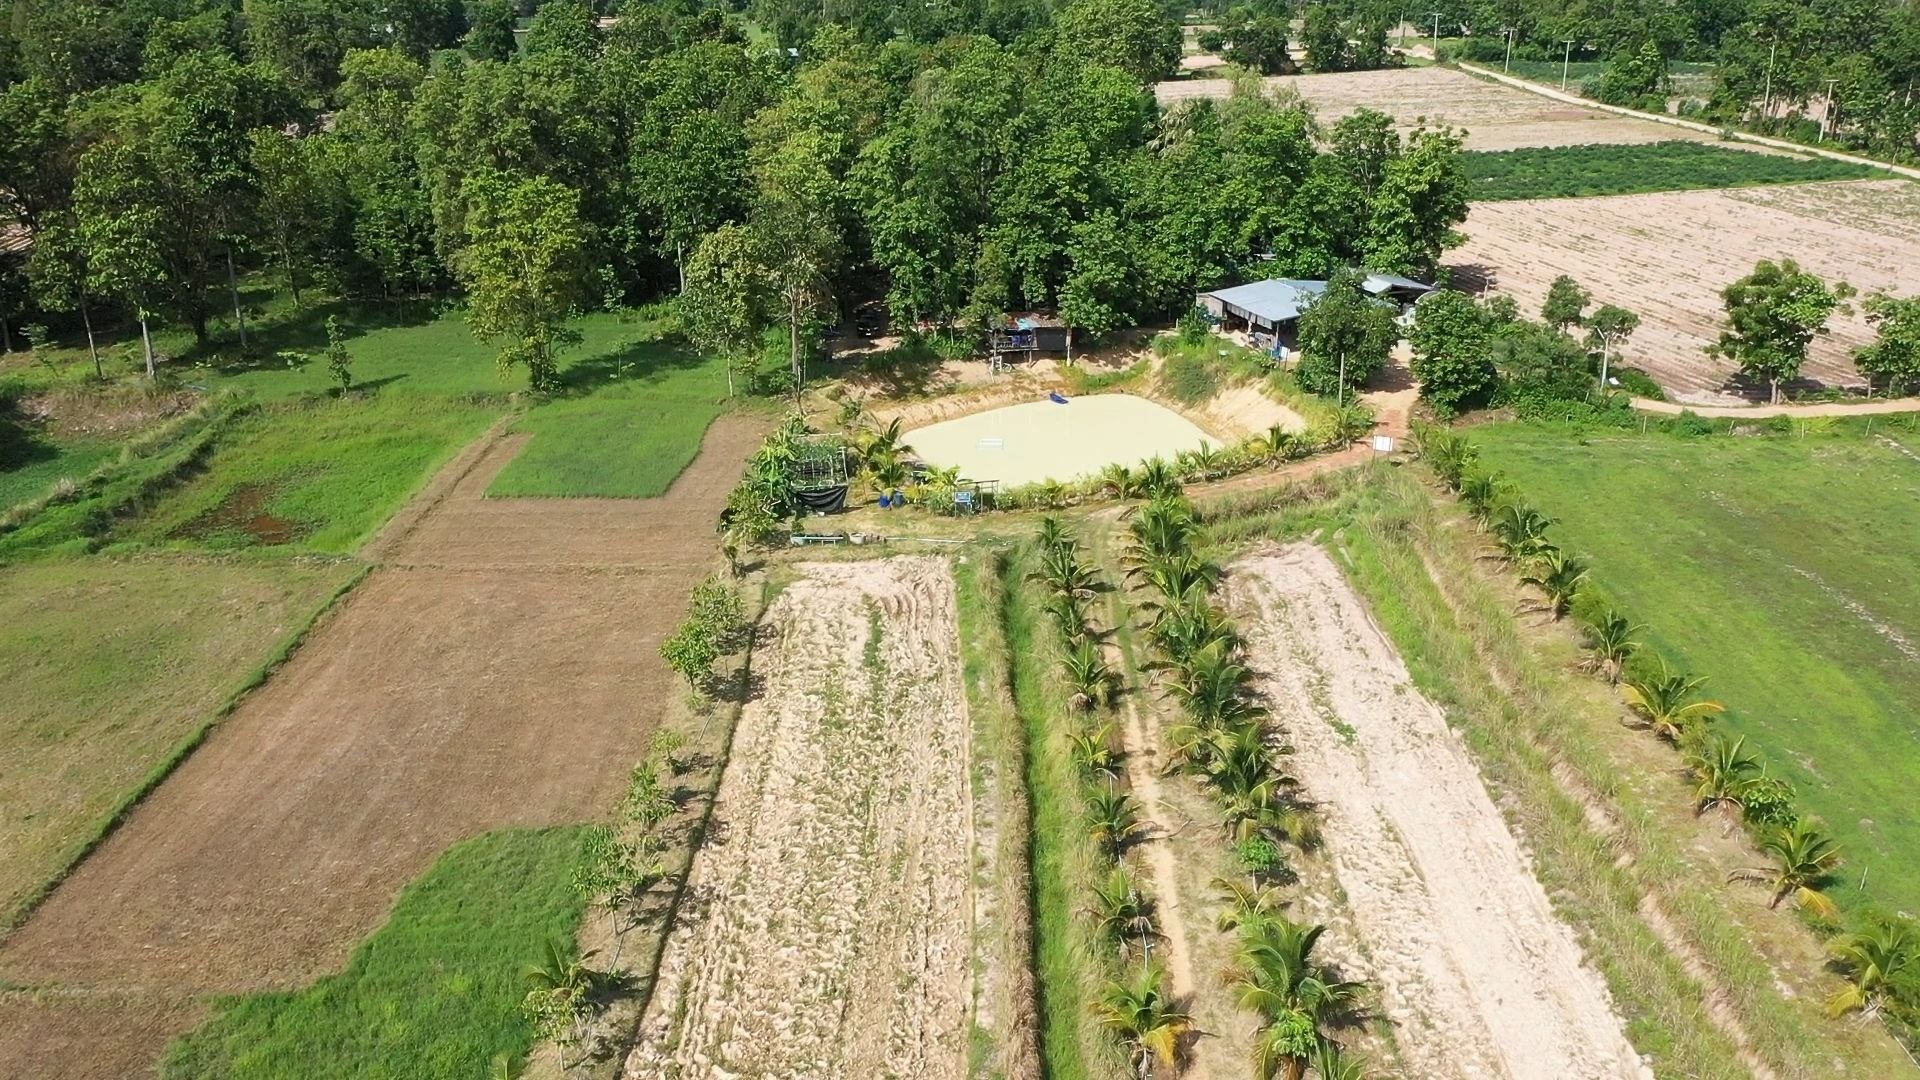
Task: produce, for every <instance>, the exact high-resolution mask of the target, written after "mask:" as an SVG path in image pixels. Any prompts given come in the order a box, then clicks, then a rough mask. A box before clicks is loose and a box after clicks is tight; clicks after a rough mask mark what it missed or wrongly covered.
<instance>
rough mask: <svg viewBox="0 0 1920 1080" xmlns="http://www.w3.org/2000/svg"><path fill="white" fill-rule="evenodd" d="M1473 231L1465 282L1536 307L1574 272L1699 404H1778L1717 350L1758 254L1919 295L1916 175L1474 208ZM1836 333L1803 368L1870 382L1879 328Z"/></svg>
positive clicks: (1469, 229)
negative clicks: (1622, 311)
mask: <svg viewBox="0 0 1920 1080" xmlns="http://www.w3.org/2000/svg"><path fill="white" fill-rule="evenodd" d="M1464 231H1465V232H1466V234H1467V242H1466V243H1465V244H1464V245H1462V246H1461V247H1459V248H1456V249H1454V250H1453V251H1450V252H1448V253H1447V256H1446V262H1447V263H1448V264H1449V265H1450V266H1451V267H1452V268H1453V271H1454V283H1455V284H1456V285H1457V286H1460V287H1463V288H1470V289H1478V288H1480V287H1481V286H1482V285H1485V286H1487V287H1488V288H1490V289H1493V290H1496V291H1499V292H1504V293H1507V294H1509V295H1511V296H1513V297H1514V298H1515V299H1516V300H1518V301H1519V302H1520V306H1521V308H1522V309H1523V310H1525V311H1527V312H1529V313H1537V312H1538V311H1539V309H1540V304H1541V302H1542V301H1543V300H1545V299H1546V294H1547V287H1548V286H1549V285H1550V284H1552V282H1553V279H1554V278H1555V277H1557V276H1559V275H1561V274H1568V275H1571V276H1572V277H1573V279H1574V280H1575V281H1578V282H1579V283H1580V284H1581V285H1582V286H1583V287H1585V288H1586V289H1587V290H1588V291H1590V292H1591V293H1592V294H1593V297H1594V302H1595V303H1597V304H1618V305H1620V306H1622V307H1625V308H1627V309H1628V310H1631V311H1634V312H1636V313H1638V314H1639V316H1640V329H1639V330H1638V331H1636V332H1635V333H1634V335H1633V337H1632V339H1631V340H1630V341H1629V342H1628V343H1627V347H1626V362H1627V363H1629V364H1632V365H1634V366H1636V367H1641V368H1645V369H1646V371H1647V372H1648V374H1650V375H1652V376H1653V377H1654V379H1656V380H1657V381H1658V382H1659V383H1660V385H1661V386H1662V387H1664V388H1665V389H1666V390H1667V392H1668V393H1669V394H1670V395H1672V396H1673V397H1675V398H1677V399H1679V400H1681V401H1685V402H1689V403H1693V404H1702V405H1711V404H1737V403H1739V402H1740V401H1742V400H1751V399H1754V398H1756V397H1758V398H1760V399H1761V400H1764V398H1765V394H1766V387H1765V386H1764V385H1761V386H1757V387H1754V386H1745V385H1742V384H1740V383H1739V382H1737V381H1735V380H1733V379H1732V378H1731V376H1733V375H1734V374H1735V369H1734V366H1733V365H1731V364H1729V363H1727V362H1725V361H1723V360H1719V359H1716V358H1714V357H1710V356H1708V355H1707V353H1706V351H1705V350H1706V347H1707V346H1709V345H1711V344H1712V343H1713V342H1714V341H1715V340H1717V339H1718V338H1719V336H1720V331H1721V329H1722V327H1723V322H1724V316H1725V308H1724V307H1723V305H1722V303H1721V299H1720V290H1722V289H1724V288H1725V287H1726V286H1727V285H1728V284H1730V283H1732V282H1733V281H1734V280H1735V279H1736V278H1739V277H1742V276H1744V275H1745V274H1747V273H1748V272H1750V271H1751V270H1752V269H1753V264H1754V263H1755V262H1756V261H1757V260H1760V259H1775V260H1778V259H1783V258H1791V259H1794V260H1796V261H1798V262H1799V263H1800V265H1801V266H1802V267H1804V268H1806V269H1808V270H1811V271H1813V272H1814V273H1817V274H1819V275H1821V276H1822V277H1825V278H1827V279H1828V280H1829V281H1833V280H1844V281H1846V282H1848V283H1849V284H1851V285H1853V286H1854V287H1855V288H1856V289H1859V290H1860V291H1861V292H1862V293H1866V292H1871V291H1872V290H1874V289H1894V290H1897V291H1898V292H1900V293H1901V294H1903V295H1905V294H1910V293H1912V292H1913V291H1914V289H1915V288H1916V287H1920V269H1916V266H1915V262H1914V252H1915V251H1920V185H1915V184H1912V183H1908V182H1907V181H1904V180H1871V181H1849V182H1844V183H1828V184H1792V185H1782V186H1778V187H1757V188H1736V189H1731V190H1724V191H1685V192H1669V193H1663V194H1657V195H1619V196H1609V197H1604V198H1591V199H1539V200H1532V201H1522V202H1495V203H1475V204H1474V206H1473V210H1472V216H1470V217H1469V218H1468V219H1467V224H1466V226H1465V230H1464ZM1856 307H1857V305H1856ZM1828 325H1829V326H1830V327H1831V330H1832V332H1831V334H1829V335H1828V336H1826V337H1821V338H1818V339H1816V340H1815V341H1814V343H1813V349H1812V352H1811V355H1810V357H1809V360H1808V363H1807V365H1806V368H1805V370H1804V374H1805V375H1806V376H1807V377H1808V378H1809V379H1811V380H1813V381H1815V382H1818V383H1822V384H1827V385H1840V386H1851V385H1855V384H1859V383H1860V382H1861V380H1860V376H1859V372H1858V371H1857V370H1856V369H1855V368H1854V366H1853V361H1852V359H1851V356H1852V352H1853V350H1854V349H1855V348H1857V347H1858V346H1861V345H1864V344H1867V343H1868V342H1870V341H1872V340H1873V336H1874V335H1873V330H1872V328H1871V327H1870V326H1868V324H1867V322H1866V319H1865V318H1863V317H1862V316H1861V315H1860V314H1859V313H1858V311H1856V312H1855V313H1854V314H1852V315H1835V316H1834V317H1833V319H1832V320H1830V322H1829V324H1828Z"/></svg>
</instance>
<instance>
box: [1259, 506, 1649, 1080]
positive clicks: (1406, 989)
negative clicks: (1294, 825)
mask: <svg viewBox="0 0 1920 1080" xmlns="http://www.w3.org/2000/svg"><path fill="white" fill-rule="evenodd" d="M1229 587H1230V589H1231V593H1232V595H1233V599H1234V602H1235V604H1236V606H1237V607H1239V608H1240V609H1241V610H1242V611H1243V612H1245V613H1246V614H1247V616H1248V617H1247V618H1246V621H1245V623H1244V625H1245V626H1246V627H1247V630H1248V637H1249V645H1250V653H1251V658H1252V662H1253V666H1254V668H1255V670H1256V671H1258V672H1259V674H1260V679H1261V686H1262V689H1263V691H1264V692H1265V693H1266V694H1267V696H1268V697H1269V699H1270V701H1271V704H1272V705H1273V707H1274V709H1275V712H1276V715H1277V716H1278V717H1279V718H1280V720H1281V721H1282V723H1283V724H1284V726H1285V727H1286V729H1287V731H1288V734H1289V735H1290V737H1291V741H1292V745H1293V747H1294V751H1295V757H1294V759H1293V764H1294V772H1295V773H1296V775H1298V776H1299V777H1300V779H1301V781H1302V783H1303V785H1304V787H1305V789H1306V790H1307V792H1308V794H1309V795H1311V796H1312V797H1314V798H1315V799H1316V800H1318V801H1319V803H1320V806H1321V809H1322V812H1323V815H1324V820H1325V830H1326V834H1327V851H1328V852H1329V855H1330V858H1331V860H1332V863H1333V866H1334V870H1335V873H1336V875H1337V876H1338V878H1339V882H1340V885H1341V887H1342V890H1343V891H1344V893H1345V895H1346V899H1347V902H1348V905H1349V907H1350V908H1351V910H1352V914H1353V920H1354V923H1355V925H1356V926H1357V927H1358V929H1359V932H1360V934H1361V937H1362V938H1363V940H1364V941H1365V942H1366V948H1367V953H1366V955H1365V956H1364V957H1359V956H1356V957H1353V958H1351V961H1350V963H1351V967H1352V969H1353V971H1354V972H1355V974H1357V975H1359V976H1362V977H1364V978H1366V979H1368V980H1369V981H1371V982H1372V983H1373V984H1374V985H1375V986H1377V987H1378V989H1379V993H1380V1004H1381V1008H1382V1010H1383V1011H1384V1013H1385V1014H1386V1016H1387V1018H1388V1019H1389V1020H1391V1021H1392V1022H1393V1023H1394V1024H1395V1027H1396V1041H1397V1043H1398V1046H1399V1049H1400V1052H1401V1055H1402V1057H1403V1060H1404V1065H1405V1068H1406V1072H1407V1074H1408V1075H1411V1076H1420V1077H1423V1078H1441V1077H1460V1078H1463V1080H1464V1078H1475V1080H1478V1078H1485V1077H1511V1078H1515V1080H1522V1078H1540V1080H1563V1078H1570V1077H1581V1078H1595V1080H1598V1078H1627V1077H1634V1078H1639V1077H1650V1076H1651V1073H1650V1072H1649V1071H1648V1070H1647V1069H1646V1067H1645V1066H1644V1064H1643V1063H1642V1062H1641V1060H1640V1058H1639V1057H1638V1055H1637V1054H1636V1053H1635V1051H1634V1049H1633V1047H1632V1046H1631V1044H1629V1043H1628V1041H1627V1039H1626V1036H1625V1034H1624V1030H1623V1026H1622V1024H1621V1021H1620V1019H1619V1017H1618V1015H1617V1014H1616V1013H1615V1012H1614V1010H1613V1008H1612V1005H1611V1001H1610V998H1609V996H1608V993H1607V990H1606V986H1605V983H1604V981H1603V980H1602V979H1601V977H1600V976H1599V974H1598V973H1597V972H1595V971H1594V970H1593V969H1592V968H1591V967H1590V966H1589V965H1588V964H1587V963H1586V962H1585V960H1584V958H1583V957H1582V955H1581V951H1580V947H1579V945H1578V943H1577V942H1576V941H1575V939H1574V936H1573V934H1572V932H1571V931H1570V930H1569V929H1568V928H1567V927H1566V926H1565V925H1564V924H1562V923H1561V922H1560V921H1559V919H1558V918H1557V917H1556V916H1555V914H1554V912H1553V907H1552V904H1551V903H1550V902H1549V901H1548V898H1547V895H1546V892H1545V890H1544V889H1543V888H1542V887H1541V886H1540V883H1539V881H1538V880H1536V878H1535V877H1534V875H1533V872H1532V869H1531V865H1530V860H1529V859H1528V857H1527V855H1526V853H1525V852H1524V851H1523V850H1522V849H1521V847H1520V845H1519V844H1518V842H1517V841H1516V840H1515V839H1514V837H1513V834H1512V833H1511V832H1510V831H1509V829H1508V827H1507V824H1506V822H1505V820H1504V819H1503V818H1502V817H1501V815H1500V812H1499V810H1498V809H1497V808H1496V807H1495V806H1494V804H1493V801H1492V799H1491V798H1490V797H1489V796H1488V794H1487V791H1486V788H1485V786H1484V785H1483V784H1482V782H1481V779H1480V776H1479V773H1478V771H1477V770H1476V769H1475V767H1474V764H1473V762H1472V760H1471V759H1470V758H1469V757H1468V755H1467V752H1466V750H1465V749H1464V747H1463V746H1462V745H1461V744H1460V741H1459V739H1458V737H1457V736H1456V735H1455V734H1454V733H1453V732H1452V730H1451V729H1450V728H1449V727H1448V726H1447V722H1446V718H1445V716H1444V715H1443V714H1442V713H1441V712H1440V710H1439V709H1437V708H1436V707H1435V706H1434V705H1433V704H1432V703H1430V702H1428V701H1427V700H1426V699H1425V698H1424V697H1422V696H1421V695H1420V693H1419V692H1418V691H1417V690H1415V689H1414V688H1413V686H1412V684H1411V680H1410V678H1409V676H1408V674H1407V671H1406V668H1405V667H1404V665H1403V664H1402V663H1401V661H1400V658H1399V656H1398V655H1397V654H1396V653H1395V651H1394V649H1393V647H1392V645H1391V644H1390V643H1389V642H1388V641H1387V640H1386V638H1385V637H1384V635H1382V634H1381V632H1380V631H1379V629H1378V628H1377V627H1376V626H1374V624H1373V623H1372V621H1371V619H1370V618H1369V617H1368V615H1367V613H1366V611H1365V609H1364V608H1363V607H1362V606H1361V604H1360V601H1359V600H1358V598H1357V597H1356V596H1355V595H1354V594H1353V591H1352V590H1351V589H1350V588H1349V587H1348V586H1347V584H1346V583H1345V581H1344V580H1343V579H1342V578H1341V576H1340V572H1339V570H1338V569H1337V568H1336V567H1335V566H1334V564H1333V561H1332V560H1331V559H1330V558H1329V557H1328V556H1327V554H1326V553H1325V552H1324V551H1322V550H1321V549H1319V548H1317V547H1314V546H1312V545H1308V544H1296V545H1293V546H1290V547H1288V548H1285V549H1283V550H1281V551H1279V552H1278V553H1274V554H1268V555H1262V556H1255V557H1251V558H1248V559H1244V560H1242V561H1241V562H1239V563H1238V564H1236V565H1235V567H1234V568H1233V573H1232V574H1231V577H1230V580H1229Z"/></svg>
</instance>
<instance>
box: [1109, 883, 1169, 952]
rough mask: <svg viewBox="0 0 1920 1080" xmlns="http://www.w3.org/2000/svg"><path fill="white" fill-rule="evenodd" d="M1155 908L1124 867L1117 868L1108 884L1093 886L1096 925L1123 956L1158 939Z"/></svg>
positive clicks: (1151, 899) (1150, 899)
mask: <svg viewBox="0 0 1920 1080" xmlns="http://www.w3.org/2000/svg"><path fill="white" fill-rule="evenodd" d="M1153 907H1154V905H1153V898H1152V897H1150V896H1148V895H1146V894H1145V893H1142V892H1141V891H1140V888H1139V886H1138V885H1137V884H1135V882H1134V880H1133V875H1132V874H1130V873H1128V872H1127V868H1126V867H1124V866H1115V867H1114V868H1113V869H1112V870H1111V871H1109V872H1108V873H1107V879H1106V880H1105V881H1096V882H1094V883H1093V919H1094V924H1095V925H1096V926H1098V927H1099V928H1100V932H1101V933H1103V934H1105V935H1106V936H1108V937H1110V938H1112V939H1113V940H1114V941H1115V942H1116V943H1117V944H1118V945H1119V946H1120V950H1121V952H1122V953H1125V952H1126V950H1127V947H1128V945H1129V944H1130V943H1133V942H1142V943H1144V942H1145V941H1146V940H1147V939H1148V938H1150V937H1157V936H1158V932H1157V931H1156V930H1155V924H1154V910H1153Z"/></svg>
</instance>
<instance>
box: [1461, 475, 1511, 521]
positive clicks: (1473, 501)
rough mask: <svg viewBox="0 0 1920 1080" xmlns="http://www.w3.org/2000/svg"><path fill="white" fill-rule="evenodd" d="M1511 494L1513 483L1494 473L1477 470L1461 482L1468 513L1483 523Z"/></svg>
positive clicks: (1489, 518)
mask: <svg viewBox="0 0 1920 1080" xmlns="http://www.w3.org/2000/svg"><path fill="white" fill-rule="evenodd" d="M1510 494H1512V485H1510V484H1508V483H1506V482H1505V481H1503V480H1501V479H1500V478H1499V476H1497V475H1495V474H1493V473H1485V472H1476V473H1473V474H1471V475H1469V476H1467V477H1466V478H1465V479H1463V480H1461V482H1460V500H1461V501H1462V502H1464V503H1466V504H1467V513H1469V514H1471V515H1472V516H1473V519H1474V520H1475V521H1478V522H1480V523H1481V524H1483V525H1484V524H1486V523H1487V522H1488V521H1490V520H1491V519H1492V518H1493V515H1494V512H1495V511H1497V510H1499V509H1500V504H1501V503H1502V502H1503V501H1505V500H1506V498H1507V497H1508V496H1509V495H1510Z"/></svg>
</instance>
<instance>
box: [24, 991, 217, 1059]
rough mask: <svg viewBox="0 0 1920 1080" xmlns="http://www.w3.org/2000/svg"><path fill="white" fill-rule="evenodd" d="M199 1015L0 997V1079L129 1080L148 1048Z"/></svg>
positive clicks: (168, 1007)
mask: <svg viewBox="0 0 1920 1080" xmlns="http://www.w3.org/2000/svg"><path fill="white" fill-rule="evenodd" d="M206 1011H207V1010H206V1007H205V1006H202V1005H199V1004H196V1003H192V1002H181V1001H177V1000H172V999H151V998H146V997H140V996H134V997H121V996H119V995H66V996H61V995H33V994H27V993H24V992H12V993H0V1032H6V1037H5V1038H0V1076H9V1077H23V1078H25V1077H32V1078H42V1077H59V1078H60V1080H135V1078H138V1077H145V1076H150V1075H152V1074H153V1072H154V1060H153V1058H154V1048H155V1047H157V1046H161V1045H164V1044H165V1043H166V1041H167V1040H168V1039H170V1038H172V1037H174V1036H175V1035H179V1034H182V1033H184V1032H186V1031H188V1030H190V1029H191V1028H192V1027H193V1026H194V1025H195V1024H198V1023H200V1021H201V1020H202V1019H204V1018H205V1015H206Z"/></svg>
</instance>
